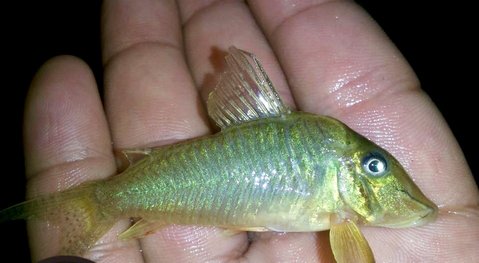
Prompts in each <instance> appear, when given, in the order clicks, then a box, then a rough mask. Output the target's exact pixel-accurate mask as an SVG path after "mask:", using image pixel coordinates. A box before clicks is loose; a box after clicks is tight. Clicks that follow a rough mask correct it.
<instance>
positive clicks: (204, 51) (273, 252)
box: [179, 1, 318, 262]
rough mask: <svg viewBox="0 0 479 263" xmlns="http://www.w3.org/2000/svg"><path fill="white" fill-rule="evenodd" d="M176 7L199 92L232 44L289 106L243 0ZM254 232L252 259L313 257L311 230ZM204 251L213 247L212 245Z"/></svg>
mask: <svg viewBox="0 0 479 263" xmlns="http://www.w3.org/2000/svg"><path fill="white" fill-rule="evenodd" d="M179 8H180V13H181V19H182V22H183V24H184V37H185V47H186V52H187V57H188V62H189V65H190V68H191V71H192V74H193V76H194V79H195V82H196V84H197V86H199V87H200V88H201V89H202V94H208V93H209V91H211V89H212V88H213V86H214V84H215V83H214V81H211V82H209V81H208V77H209V76H210V74H212V73H219V72H221V71H222V68H221V67H218V66H217V64H218V62H217V60H220V61H223V59H224V53H222V52H218V51H217V50H223V51H224V50H227V48H228V47H229V46H231V45H235V46H237V47H238V48H241V49H244V50H246V51H248V52H252V53H254V54H255V55H256V56H257V57H258V58H259V59H260V60H261V63H262V64H263V66H264V68H265V70H266V71H267V72H268V75H269V76H270V77H271V80H272V82H273V83H274V85H275V87H276V89H277V90H278V91H279V93H280V96H281V97H282V98H283V99H284V100H285V102H286V103H287V104H289V105H292V106H294V100H293V97H292V96H291V93H290V91H289V89H288V87H287V85H286V81H285V78H284V76H283V73H282V70H281V68H280V66H279V65H278V62H277V60H276V58H275V56H274V53H273V52H272V51H271V48H270V47H269V45H268V42H267V40H266V39H265V37H264V36H263V34H262V32H261V30H260V28H258V27H257V25H256V23H255V20H254V18H253V17H252V15H251V13H250V11H249V9H248V7H247V6H246V5H245V3H244V2H242V1H179ZM225 18H228V19H225ZM217 53H219V54H217ZM204 98H205V96H204ZM259 236H260V237H259V238H258V239H256V240H255V241H254V242H252V244H251V246H250V248H249V250H248V252H247V254H245V256H246V257H247V258H249V259H251V260H252V261H271V262H275V261H292V260H293V259H296V257H297V256H298V253H291V252H292V251H293V250H296V251H301V253H300V254H301V256H302V259H303V260H313V261H315V260H317V257H318V253H317V250H318V249H317V247H316V244H317V243H316V242H312V240H313V241H314V240H316V238H317V236H316V234H313V233H303V234H286V235H281V236H270V235H267V236H265V237H261V236H262V235H259ZM205 249H207V250H211V251H214V249H215V247H206V248H205Z"/></svg>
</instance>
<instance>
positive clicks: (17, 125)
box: [0, 0, 479, 262]
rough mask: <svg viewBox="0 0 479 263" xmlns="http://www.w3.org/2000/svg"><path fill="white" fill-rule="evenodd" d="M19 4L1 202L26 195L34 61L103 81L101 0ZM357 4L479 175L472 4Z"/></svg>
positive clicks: (7, 242) (8, 248)
mask: <svg viewBox="0 0 479 263" xmlns="http://www.w3.org/2000/svg"><path fill="white" fill-rule="evenodd" d="M11 2H14V1H11ZM16 2H17V3H16V4H7V5H2V10H1V16H0V19H1V20H0V22H1V24H0V25H1V31H0V32H1V34H0V37H1V38H0V39H1V41H0V43H1V44H0V47H2V49H1V50H2V53H1V54H2V55H1V58H2V60H1V62H2V64H3V65H2V70H1V71H0V72H1V73H0V74H1V75H0V76H1V77H2V80H3V82H2V83H3V87H2V96H1V97H2V99H3V100H4V101H3V103H0V105H1V111H0V112H1V113H2V118H3V121H2V125H1V127H2V132H3V138H4V143H2V145H4V147H3V150H2V151H1V157H2V159H1V160H2V163H3V167H2V168H3V169H2V171H3V172H2V174H1V175H0V176H1V178H2V184H1V185H2V187H1V190H0V208H5V207H7V206H9V205H12V204H14V203H17V202H20V201H22V200H23V199H24V194H25V190H24V184H25V180H24V165H23V152H22V115H23V107H24V100H25V94H26V91H27V88H28V85H29V82H30V81H31V79H32V77H33V74H34V72H35V71H36V70H37V69H38V67H40V65H41V64H42V63H43V62H44V61H45V60H47V59H48V58H50V57H53V56H56V55H62V54H71V55H75V56H78V57H80V58H82V59H83V60H85V61H86V62H87V63H88V64H90V65H91V67H92V68H93V70H94V72H95V74H96V77H97V80H98V82H99V83H100V86H101V82H102V78H101V77H102V76H101V62H100V29H99V23H100V8H101V1H98V0H69V1H50V0H42V1H16ZM357 2H359V4H361V5H362V6H363V7H364V8H366V9H367V10H368V11H369V13H371V15H372V16H373V17H374V18H375V19H376V20H377V21H378V23H379V24H380V25H381V26H382V27H383V29H384V30H385V31H386V33H387V34H388V35H389V37H390V38H391V39H392V40H393V42H394V43H395V44H396V45H397V46H398V48H399V49H400V50H401V52H403V54H404V55H405V57H406V58H407V60H408V61H409V62H410V64H411V65H412V67H413V68H414V70H415V71H416V73H417V74H418V76H419V79H420V80H421V83H422V85H423V89H424V90H425V91H426V92H427V93H428V94H429V95H430V96H431V97H432V99H433V101H434V102H435V103H436V104H437V106H438V107H439V109H440V111H441V112H442V114H443V115H444V117H445V118H446V120H447V121H448V123H449V125H450V126H451V129H452V131H453V132H454V134H455V136H456V138H457V139H458V141H459V143H460V145H461V147H462V149H463V150H464V152H465V154H466V158H467V160H468V162H469V165H470V166H471V169H472V170H473V173H475V174H477V171H478V170H477V169H478V164H477V162H478V161H479V154H478V151H477V141H476V139H474V138H473V133H475V134H477V131H476V129H475V128H473V126H475V125H477V124H478V123H477V121H478V120H479V117H478V112H479V111H478V110H477V106H478V104H477V99H476V96H475V94H473V91H474V89H475V88H477V81H476V79H477V76H478V73H477V56H476V55H477V54H476V52H475V51H476V49H475V48H477V47H478V45H477V42H475V41H473V40H472V36H473V35H477V28H473V18H474V15H475V14H474V15H473V14H472V10H474V9H473V8H472V6H465V5H464V4H461V6H453V5H450V4H449V5H444V4H438V3H434V2H435V1H434V2H433V3H434V4H429V5H427V4H425V3H423V4H420V5H418V2H423V1H413V0H409V1H381V0H377V1H357ZM428 2H429V1H428ZM473 47H474V49H473ZM473 69H474V72H473ZM5 80H6V81H5ZM475 103H476V104H475ZM476 180H477V179H476ZM0 229H1V232H0V233H1V237H0V242H1V244H0V245H1V246H0V251H1V257H6V256H13V257H14V258H16V260H15V262H29V259H30V258H29V254H28V247H27V239H26V231H25V230H24V222H8V223H4V224H2V225H1V226H0ZM0 261H3V260H2V258H0Z"/></svg>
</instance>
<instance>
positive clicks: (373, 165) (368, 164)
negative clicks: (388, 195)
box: [363, 154, 387, 176]
mask: <svg viewBox="0 0 479 263" xmlns="http://www.w3.org/2000/svg"><path fill="white" fill-rule="evenodd" d="M363 167H364V169H365V170H366V172H367V173H369V174H371V175H373V176H381V175H383V174H384V173H385V172H386V170H387V163H386V160H384V158H382V157H381V156H378V154H374V155H368V156H367V157H366V158H365V159H364V162H363Z"/></svg>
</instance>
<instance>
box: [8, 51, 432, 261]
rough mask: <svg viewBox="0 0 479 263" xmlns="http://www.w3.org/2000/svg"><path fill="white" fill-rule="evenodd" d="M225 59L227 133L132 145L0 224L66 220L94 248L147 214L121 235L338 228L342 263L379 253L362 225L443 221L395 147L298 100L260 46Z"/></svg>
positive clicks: (67, 243) (67, 246) (222, 87)
mask: <svg viewBox="0 0 479 263" xmlns="http://www.w3.org/2000/svg"><path fill="white" fill-rule="evenodd" d="M225 60H226V65H227V67H226V70H225V71H224V72H223V73H222V74H221V76H220V80H219V81H218V84H217V86H216V88H215V89H214V90H213V91H212V92H211V93H210V95H209V97H208V100H207V110H208V114H209V116H210V117H211V119H212V120H213V121H214V122H215V123H216V124H217V126H218V127H219V128H220V131H219V132H217V133H215V134H212V135H207V136H203V137H199V138H194V139H190V140H186V141H182V142H178V143H175V144H171V145H166V146H161V147H155V148H147V149H133V150H125V151H124V152H123V153H124V154H125V156H126V157H127V159H128V160H129V161H130V165H129V167H128V168H127V169H125V170H124V171H123V172H121V173H119V174H118V175H115V176H112V177H110V178H108V179H105V180H98V181H91V182H86V183H83V184H81V185H79V186H76V187H72V188H70V189H67V190H65V191H62V192H57V193H53V194H50V195H45V196H40V197H38V198H36V199H32V200H27V201H25V202H23V203H20V204H17V205H14V206H12V207H10V208H6V209H4V210H2V211H0V222H4V221H7V220H17V219H26V220H31V219H35V220H46V221H48V222H49V223H51V224H53V225H57V226H58V227H60V228H61V231H60V232H61V251H60V253H61V254H63V255H83V254H84V253H86V252H87V251H88V250H89V249H91V248H92V247H93V246H94V244H95V242H96V241H97V240H98V239H99V238H101V237H102V236H103V235H104V234H105V233H106V232H107V231H108V230H109V229H110V228H111V227H112V226H113V224H114V223H116V222H117V221H118V220H119V219H126V218H135V219H136V220H137V221H136V222H135V223H134V224H132V225H131V226H130V227H129V228H128V229H127V230H125V231H124V232H123V233H121V234H119V236H118V238H119V239H120V240H128V239H132V238H141V237H143V236H145V235H147V234H149V233H153V232H155V231H158V230H160V229H161V228H163V227H165V226H167V225H171V224H175V225H200V226H212V227H220V228H224V229H225V231H231V233H236V232H241V231H251V232H265V231H275V232H317V231H326V230H329V236H330V243H331V248H332V251H333V255H334V257H335V259H336V261H337V262H374V255H373V254H372V250H371V248H370V246H369V245H368V242H367V240H366V239H365V237H364V236H363V234H362V233H361V231H360V229H359V226H373V227H388V228H403V227H414V226H421V225H424V224H426V223H428V222H432V221H434V219H435V218H436V215H437V210H438V208H437V206H436V205H435V204H434V203H433V202H432V201H430V200H429V199H428V198H427V197H426V196H425V195H424V194H423V193H422V192H421V190H420V189H419V188H418V186H417V185H416V184H415V183H414V182H413V180H412V179H411V178H410V177H409V175H408V174H407V172H406V171H405V169H404V168H403V166H402V165H401V164H400V162H399V161H398V160H397V159H395V158H394V156H392V155H391V154H390V153H388V152H387V151H386V150H385V149H383V148H381V147H380V146H378V145H377V144H375V143H374V142H372V141H371V140H369V139H367V138H365V137H364V136H362V135H360V134H359V133H357V132H355V131H354V130H352V129H351V128H349V127H348V126H347V125H346V124H344V123H342V122H341V121H339V120H337V119H334V118H332V117H328V116H323V115H317V114H313V113H308V112H301V111H293V110H292V109H291V108H290V107H288V106H286V105H285V104H284V103H283V101H282V100H281V98H280V96H279V94H278V92H277V91H276V90H275V88H274V86H273V84H272V82H271V80H270V79H269V77H268V75H267V74H266V72H265V70H264V69H263V67H262V66H261V63H260V62H259V60H258V59H257V58H256V57H255V56H254V55H253V54H251V53H248V52H246V51H243V50H241V49H238V48H235V47H230V48H229V50H228V53H227V55H226V56H225ZM138 156H140V157H141V158H138Z"/></svg>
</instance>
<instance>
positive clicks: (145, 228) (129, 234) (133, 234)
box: [118, 219, 165, 240]
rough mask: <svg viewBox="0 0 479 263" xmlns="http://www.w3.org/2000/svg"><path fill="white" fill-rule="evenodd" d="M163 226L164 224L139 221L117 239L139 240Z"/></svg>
mask: <svg viewBox="0 0 479 263" xmlns="http://www.w3.org/2000/svg"><path fill="white" fill-rule="evenodd" d="M164 226H165V224H164V223H163V222H159V221H148V220H145V219H140V220H139V221H138V222H136V223H135V224H133V225H132V226H131V227H130V228H128V229H127V230H125V231H124V232H123V233H121V234H120V235H119V236H118V238H119V239H121V240H126V239H131V238H141V237H144V236H146V235H149V234H152V233H154V232H156V231H158V230H160V229H161V228H163V227H164Z"/></svg>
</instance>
